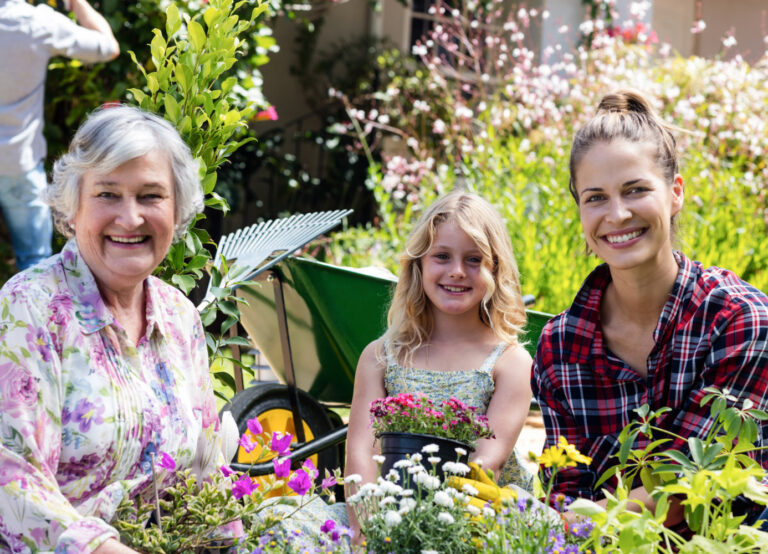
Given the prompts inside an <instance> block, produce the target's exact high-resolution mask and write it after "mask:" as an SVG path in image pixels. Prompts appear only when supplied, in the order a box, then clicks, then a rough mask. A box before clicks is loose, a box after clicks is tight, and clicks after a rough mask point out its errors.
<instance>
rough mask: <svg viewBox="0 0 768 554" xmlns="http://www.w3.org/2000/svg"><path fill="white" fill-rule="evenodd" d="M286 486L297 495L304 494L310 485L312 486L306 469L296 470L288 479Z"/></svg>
mask: <svg viewBox="0 0 768 554" xmlns="http://www.w3.org/2000/svg"><path fill="white" fill-rule="evenodd" d="M288 487H289V488H290V489H291V490H292V491H293V492H295V493H296V494H298V495H299V496H304V495H305V494H307V491H308V490H309V489H310V487H312V479H310V478H309V475H307V472H306V471H304V470H303V469H300V470H298V471H296V472H295V473H294V474H293V477H291V479H290V481H288Z"/></svg>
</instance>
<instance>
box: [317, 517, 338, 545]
mask: <svg viewBox="0 0 768 554" xmlns="http://www.w3.org/2000/svg"><path fill="white" fill-rule="evenodd" d="M320 531H322V532H323V533H325V534H326V535H330V536H331V540H332V541H333V542H338V540H339V539H340V538H341V535H340V534H339V532H338V531H337V530H336V522H335V521H333V520H332V519H326V520H325V523H323V524H322V525H321V526H320Z"/></svg>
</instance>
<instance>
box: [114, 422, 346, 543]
mask: <svg viewBox="0 0 768 554" xmlns="http://www.w3.org/2000/svg"><path fill="white" fill-rule="evenodd" d="M248 429H249V431H250V432H251V433H252V434H253V435H255V436H256V440H255V441H254V440H252V439H251V438H250V435H248V434H245V435H243V436H242V437H241V439H240V446H242V447H243V448H244V449H245V450H246V451H248V452H250V451H252V450H253V449H254V448H255V447H256V446H257V445H258V446H261V447H262V452H263V455H262V458H266V457H267V456H268V455H275V454H276V455H278V456H280V455H282V454H285V444H284V443H285V441H286V438H287V442H288V443H290V441H291V439H292V437H291V436H290V435H283V434H280V433H275V434H274V435H273V438H272V440H268V441H266V443H265V441H264V439H262V437H260V436H258V435H259V434H260V433H261V432H262V429H261V426H260V424H259V422H258V420H257V419H256V418H254V419H252V420H250V421H249V422H248ZM259 461H261V458H260V459H258V460H255V461H254V463H256V462H259ZM282 462H283V459H281V458H275V466H276V468H277V466H278V464H279V465H280V472H279V473H278V472H276V474H275V475H270V476H266V477H261V478H260V479H259V480H258V481H256V480H255V479H253V478H251V477H250V476H249V475H248V474H247V473H240V472H236V471H233V470H232V469H231V468H230V467H229V466H227V465H223V466H221V467H220V468H219V471H217V472H215V473H214V474H212V475H210V476H207V477H206V478H205V479H204V480H200V479H198V478H197V477H196V476H195V475H194V474H193V473H192V472H191V471H190V470H189V469H187V470H183V471H181V470H178V469H177V467H176V462H175V460H173V458H172V457H171V456H169V455H168V454H167V453H165V452H161V453H160V455H159V456H158V457H157V458H156V459H155V460H154V461H153V464H152V474H153V488H154V491H153V492H154V497H153V498H150V499H147V498H145V497H144V495H138V496H137V497H135V498H128V496H126V497H125V498H124V499H123V501H122V503H121V504H120V506H119V507H118V509H117V512H116V514H115V518H114V520H113V521H112V525H113V526H114V527H115V529H117V531H118V532H119V533H120V540H121V542H122V543H123V544H125V545H127V546H129V547H131V548H133V549H134V550H136V551H138V552H146V553H148V554H149V553H152V554H155V553H158V552H163V553H165V554H175V553H188V552H202V551H205V550H206V549H211V548H216V547H221V546H222V545H224V546H230V545H231V546H237V547H242V548H243V549H247V551H248V552H251V551H252V550H254V549H259V548H262V547H263V546H264V539H263V537H264V536H269V531H270V530H271V529H272V528H273V527H274V526H275V525H277V524H278V523H279V521H280V520H281V519H282V518H287V517H290V516H291V515H292V514H293V513H295V511H297V510H299V509H301V508H302V507H304V506H306V505H307V504H308V503H309V502H313V501H320V500H319V498H320V497H319V496H316V495H314V494H313V493H314V492H315V491H316V487H315V484H314V481H315V478H316V477H317V473H318V472H317V469H316V468H315V467H314V465H313V464H312V462H311V461H309V460H307V461H305V462H304V464H303V466H302V467H301V468H300V469H297V470H295V471H291V469H290V463H288V464H287V465H285V464H283V463H282ZM168 475H172V476H173V484H172V485H171V486H169V487H167V488H165V489H163V490H158V483H160V482H164V481H167V477H168ZM330 481H333V479H332V478H326V480H324V482H323V485H322V486H321V487H320V488H321V490H322V491H323V492H325V491H326V489H329V488H330V486H332V485H333V484H335V481H333V482H330ZM284 485H287V487H288V488H290V489H291V490H293V491H294V492H295V493H296V495H298V496H292V497H280V498H273V499H269V501H265V500H267V498H268V496H269V493H270V492H272V491H275V490H280V489H281V488H282V487H283V486H284ZM276 503H278V504H286V505H289V506H291V507H295V509H294V510H292V511H291V510H288V511H287V513H285V514H283V515H281V514H280V513H279V512H275V511H273V510H268V509H267V508H269V507H270V506H273V505H275V504H276ZM338 533H339V531H337V535H338ZM337 539H338V537H337ZM338 540H340V539H338Z"/></svg>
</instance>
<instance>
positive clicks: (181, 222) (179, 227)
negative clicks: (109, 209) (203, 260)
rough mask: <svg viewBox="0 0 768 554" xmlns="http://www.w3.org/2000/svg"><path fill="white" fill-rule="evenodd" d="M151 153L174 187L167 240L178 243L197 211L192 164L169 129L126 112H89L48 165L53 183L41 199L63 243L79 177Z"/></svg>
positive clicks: (199, 200)
mask: <svg viewBox="0 0 768 554" xmlns="http://www.w3.org/2000/svg"><path fill="white" fill-rule="evenodd" d="M153 150H161V151H164V152H165V153H166V154H167V155H168V160H169V161H170V164H171V172H172V174H173V180H174V187H175V189H174V192H175V201H174V209H175V216H176V229H175V230H174V234H173V237H174V240H179V239H180V238H181V237H182V236H184V233H185V232H186V230H187V227H188V226H189V224H190V222H191V221H192V219H193V218H194V217H195V215H197V214H198V213H200V212H201V211H202V210H203V191H202V188H201V186H200V178H199V176H198V164H197V162H195V160H194V159H193V158H192V153H191V152H190V150H189V147H188V146H187V145H186V144H185V143H184V141H183V140H182V139H181V137H180V136H179V133H178V132H177V131H176V129H175V128H174V127H173V125H171V124H170V123H169V122H168V121H166V120H165V119H163V118H161V117H159V116H157V115H155V114H152V113H149V112H146V111H144V110H140V109H139V108H134V107H131V106H114V107H106V108H100V109H98V110H96V111H94V112H93V113H92V114H91V115H90V116H89V117H88V119H87V120H86V121H85V123H83V125H81V126H80V128H79V129H78V130H77V133H75V137H74V138H73V139H72V142H71V143H70V145H69V151H68V152H67V153H66V154H64V155H63V156H62V157H61V158H59V160H58V161H57V162H56V163H55V164H54V166H53V182H52V183H51V186H49V187H48V191H47V195H46V196H47V201H48V204H49V205H50V206H51V209H52V210H53V219H54V222H55V223H56V228H57V229H58V230H59V231H61V233H62V234H63V235H64V236H66V237H71V236H73V235H74V229H72V225H71V221H72V220H73V219H74V217H75V213H76V212H77V208H78V203H79V200H80V183H81V180H82V178H83V175H84V174H85V173H87V172H89V171H92V172H95V173H99V174H102V175H103V174H107V173H111V172H112V171H114V170H115V169H117V168H118V167H119V166H121V165H122V164H124V163H126V162H128V161H130V160H132V159H134V158H138V157H139V156H143V155H144V154H147V153H149V152H151V151H153Z"/></svg>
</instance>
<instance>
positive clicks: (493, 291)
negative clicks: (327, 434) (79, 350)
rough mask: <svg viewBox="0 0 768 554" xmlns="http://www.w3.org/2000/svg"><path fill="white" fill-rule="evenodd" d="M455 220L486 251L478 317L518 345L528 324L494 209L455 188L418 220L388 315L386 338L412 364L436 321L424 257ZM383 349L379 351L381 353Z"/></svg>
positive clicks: (507, 242) (506, 238)
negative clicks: (441, 229) (424, 272)
mask: <svg viewBox="0 0 768 554" xmlns="http://www.w3.org/2000/svg"><path fill="white" fill-rule="evenodd" d="M446 221H452V222H454V223H456V224H457V225H458V226H459V227H460V228H461V229H462V230H463V231H464V232H465V233H466V234H467V235H469V237H470V238H471V239H472V240H473V241H474V242H475V244H476V245H477V247H478V249H479V250H480V251H481V253H482V257H483V261H482V264H481V268H480V278H481V279H482V280H483V282H484V283H485V285H486V292H485V295H484V297H483V299H482V301H481V303H480V308H479V309H480V319H481V321H482V322H483V323H485V324H486V325H487V326H488V327H490V328H491V329H492V330H493V332H494V333H495V335H496V336H497V337H498V338H499V340H500V341H503V342H506V343H508V344H511V345H515V344H518V343H519V340H518V335H519V334H520V332H521V331H522V329H523V326H524V325H525V321H526V316H525V306H524V304H523V299H522V296H521V293H520V276H519V273H518V271H517V263H516V262H515V255H514V252H513V251H512V243H511V242H510V240H509V234H508V233H507V229H506V227H505V226H504V222H503V221H502V219H501V216H500V215H499V213H498V212H497V211H496V209H495V208H494V207H493V206H491V204H490V203H488V202H487V201H486V200H484V199H483V198H481V197H480V196H478V195H476V194H471V193H467V192H461V191H457V192H452V193H450V194H447V195H446V196H443V197H442V198H440V199H438V200H437V201H435V202H434V203H433V204H432V205H431V206H430V207H429V208H427V210H426V211H425V212H424V213H423V214H422V216H421V217H420V218H419V221H418V222H417V223H416V225H415V227H414V229H413V230H412V231H411V234H410V235H409V237H408V240H407V242H406V246H405V252H404V253H403V254H402V255H401V256H400V278H399V280H398V282H397V286H396V287H395V293H394V295H393V298H392V305H391V306H390V308H389V314H388V315H387V324H388V329H387V331H386V332H385V333H384V335H383V337H382V339H384V340H383V341H382V343H384V342H388V343H389V348H390V352H391V353H392V355H393V356H394V359H396V360H402V361H403V362H404V363H410V360H411V356H412V355H413V352H414V351H415V350H416V349H417V348H419V347H420V346H421V345H423V344H425V343H427V342H429V337H430V335H431V333H432V326H433V319H432V312H431V310H430V309H429V299H428V298H427V296H426V294H425V293H424V285H423V281H422V269H421V258H422V257H423V256H424V255H425V254H426V253H427V252H428V251H429V250H430V248H432V245H433V243H434V241H435V236H436V234H437V228H438V226H439V225H440V224H441V223H444V222H446ZM381 354H382V353H380V355H381Z"/></svg>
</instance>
